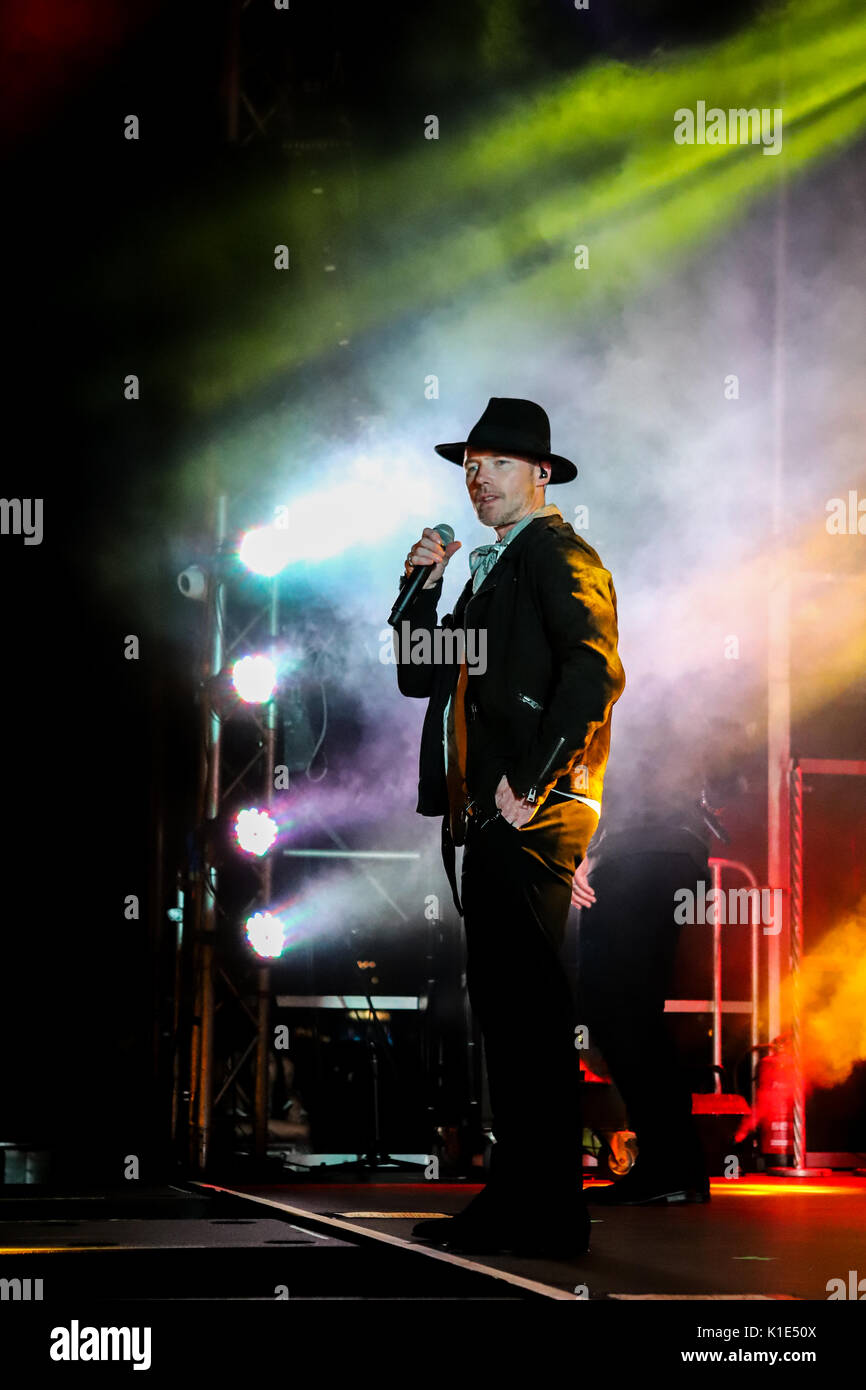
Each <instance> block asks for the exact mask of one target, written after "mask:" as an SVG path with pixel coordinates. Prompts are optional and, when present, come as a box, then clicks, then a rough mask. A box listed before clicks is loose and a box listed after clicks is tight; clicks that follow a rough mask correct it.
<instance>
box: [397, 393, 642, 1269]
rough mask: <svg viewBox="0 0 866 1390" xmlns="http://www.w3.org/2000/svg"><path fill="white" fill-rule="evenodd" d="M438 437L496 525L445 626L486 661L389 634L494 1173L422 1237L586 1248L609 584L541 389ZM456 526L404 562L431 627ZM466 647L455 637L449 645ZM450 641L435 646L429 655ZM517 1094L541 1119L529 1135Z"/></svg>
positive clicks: (618, 680) (613, 686)
mask: <svg viewBox="0 0 866 1390" xmlns="http://www.w3.org/2000/svg"><path fill="white" fill-rule="evenodd" d="M436 452H437V453H438V454H440V455H441V456H442V457H443V458H445V459H448V460H450V461H451V462H452V463H455V464H457V465H458V466H460V467H462V468H463V470H464V475H465V478H466V487H467V489H468V492H469V496H470V499H471V502H472V505H473V507H474V508H475V512H476V515H477V516H478V518H479V519H480V520H481V521H482V522H483V523H484V525H485V526H490V527H492V528H493V530H494V531H495V532H496V540H495V541H494V542H493V544H491V545H486V546H480V547H479V548H478V549H477V550H474V551H473V552H472V553H471V554H470V556H469V567H470V571H471V578H470V579H469V581H468V582H467V584H466V587H465V588H464V590H463V592H462V593H461V595H460V597H459V599H458V601H457V604H456V605H455V609H454V613H453V614H449V615H447V616H446V617H444V618H443V619H442V624H441V625H442V627H443V628H451V629H455V630H458V631H460V630H462V631H463V633H464V634H465V633H468V632H470V631H474V632H475V634H476V635H478V634H483V635H484V637H485V638H486V641H485V643H484V645H483V646H481V644H480V643H479V642H477V641H476V643H475V648H474V649H475V650H478V649H479V647H480V648H481V650H483V651H484V652H485V657H486V659H485V661H484V662H483V663H478V664H477V665H471V666H467V663H466V662H465V661H463V662H462V664H460V665H459V666H458V665H457V664H452V665H447V664H441V665H433V664H427V665H418V664H413V663H412V661H411V659H410V653H411V649H412V646H413V642H411V641H409V642H407V641H403V642H397V643H395V648H396V659H397V676H398V684H399V688H400V690H401V692H402V693H403V694H404V695H411V696H416V697H419V698H426V699H428V700H429V705H428V708H427V714H426V718H425V721H424V728H423V733H422V738H421V759H420V782H419V795H418V805H417V810H418V811H419V813H420V814H421V815H428V816H433V815H441V816H443V817H444V819H443V826H442V841H443V854H444V858H445V863H446V869H447V870H448V874H449V880H450V883H451V888H452V892H453V893H454V896H455V903H456V904H457V906H458V910H460V908H461V904H460V901H459V900H458V896H457V885H456V877H455V870H454V862H455V855H454V846H455V844H462V845H464V846H465V847H464V854H463V866H462V875H461V893H460V897H461V898H462V915H463V919H464V925H465V932H466V952H467V954H466V977H467V988H468V992H469V1001H470V1004H471V1006H472V1009H473V1012H474V1014H475V1016H476V1018H477V1020H478V1023H479V1026H480V1028H481V1031H482V1034H483V1037H484V1046H485V1054H486V1059H487V1077H488V1083H489V1089H490V1102H491V1108H492V1112H493V1130H494V1136H495V1140H496V1143H495V1146H494V1148H493V1153H492V1158H491V1164H490V1173H489V1180H488V1182H487V1185H486V1186H485V1187H484V1189H483V1190H482V1191H481V1192H480V1193H479V1194H478V1196H477V1197H475V1198H474V1199H473V1201H472V1202H470V1203H469V1205H468V1207H467V1208H466V1209H465V1210H464V1211H462V1212H461V1213H460V1214H459V1215H458V1216H455V1217H450V1218H442V1217H439V1218H434V1219H430V1220H428V1221H422V1222H420V1223H419V1224H418V1225H416V1226H415V1228H414V1232H413V1234H415V1235H416V1236H418V1237H419V1238H420V1239H424V1240H427V1241H430V1242H432V1243H434V1244H437V1245H447V1246H449V1247H450V1248H452V1249H455V1250H463V1251H466V1252H476V1253H480V1252H495V1251H500V1250H514V1251H515V1252H517V1253H520V1254H532V1255H546V1256H562V1257H567V1256H570V1255H577V1254H581V1253H583V1252H585V1251H586V1250H587V1249H588V1248H589V1217H588V1213H587V1208H586V1205H585V1203H584V1199H583V1191H582V1126H581V1116H580V1103H579V1091H578V1084H579V1072H578V1063H577V1053H576V1051H575V1046H574V1026H575V1020H574V1008H573V999H572V994H571V989H570V986H569V982H568V977H567V975H566V972H565V969H564V967H563V963H562V960H561V956H560V951H561V948H562V944H563V939H564V934H565V924H566V919H567V916H568V910H569V905H570V902H571V890H572V879H573V876H574V872H575V869H576V867H577V865H578V864H579V863H580V862H581V860H582V859H583V857H584V855H585V853H586V850H587V846H588V844H589V841H590V839H591V837H592V835H593V832H594V830H595V828H596V825H597V823H598V818H599V815H600V812H601V796H602V785H603V780H604V771H605V766H606V763H607V758H608V753H609V749H610V728H611V711H612V708H613V705H614V703H615V702H616V700H617V699H618V698H619V696H620V695H621V693H622V691H623V688H624V686H625V675H624V672H623V668H622V664H621V662H620V660H619V656H618V654H617V611H616V594H615V592H614V587H613V583H612V581H611V576H610V574H609V573H608V571H607V570H606V569H605V568H604V566H603V565H602V563H601V560H600V559H599V556H598V555H597V554H596V552H595V551H594V550H593V549H592V547H591V546H589V545H587V544H586V542H585V541H584V540H583V539H582V538H581V537H580V536H578V535H576V533H575V532H574V530H573V529H572V527H571V526H570V525H569V524H568V523H567V522H565V521H564V520H563V518H562V515H561V513H560V512H559V510H558V508H557V507H555V506H552V505H547V504H546V499H545V488H546V486H547V484H548V483H565V482H569V481H570V480H571V479H572V478H575V477H576V476H577V469H576V467H575V465H574V464H573V463H571V462H570V461H569V460H568V459H566V458H562V457H561V456H560V455H558V454H554V453H552V452H551V449H550V422H549V420H548V418H547V415H546V413H545V411H544V410H542V408H541V407H540V406H539V405H536V404H535V403H534V402H532V401H525V400H514V399H506V398H500V397H493V398H491V400H490V401H489V403H488V405H487V409H486V410H485V411H484V414H483V415H482V416H481V418H480V420H479V421H478V422H477V424H476V425H475V426H474V427H473V429H472V430H471V431H470V434H469V438H468V439H467V440H465V441H463V442H461V443H457V444H438V445H437V446H436ZM459 548H460V542H459V541H452V542H451V543H450V544H448V545H446V546H444V547H443V545H442V544H441V537H440V536H439V535H438V533H437V532H436V531H433V530H430V529H429V528H428V529H426V530H425V531H424V533H423V535H422V537H421V539H420V540H419V541H418V542H417V543H416V544H415V545H414V546H413V547H412V549H411V550H410V552H409V554H408V556H407V557H406V574H407V576H408V575H409V574H411V572H412V569H413V568H414V567H415V566H416V565H429V566H430V576H429V578H428V579H427V580H426V581H425V584H424V587H423V589H422V590H421V591H420V592H419V594H418V598H417V600H416V602H415V603H414V606H413V607H412V608H411V610H410V613H409V618H410V622H411V632H412V636H413V638H414V635H415V633H416V632H418V631H419V630H421V629H424V630H426V631H427V633H428V634H430V636H431V637H432V634H433V630H434V629H435V627H436V606H437V603H438V601H439V596H440V594H441V590H442V575H443V572H444V570H445V566H446V565H447V564H448V562H449V560H450V559H451V557H452V555H453V554H454V553H455V552H456V551H457V550H458V549H459ZM461 645H462V649H463V650H464V651H465V650H467V649H468V647H469V643H468V641H464V643H463V644H460V643H457V642H454V643H453V644H452V646H451V650H452V651H453V650H455V649H456V650H457V651H458V652H459V651H460V649H461ZM443 649H446V644H444V643H438V644H437V643H434V642H432V641H431V642H430V644H429V647H428V650H443ZM527 1105H528V1107H529V1111H530V1113H531V1115H532V1120H531V1122H530V1125H529V1132H527V1126H526V1115H527Z"/></svg>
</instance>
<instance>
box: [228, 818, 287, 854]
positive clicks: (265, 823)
mask: <svg viewBox="0 0 866 1390" xmlns="http://www.w3.org/2000/svg"><path fill="white" fill-rule="evenodd" d="M235 838H236V839H237V842H238V845H239V846H240V848H241V849H242V850H245V851H246V853H247V854H258V855H262V854H267V852H268V850H269V849H270V847H271V845H272V844H273V843H274V840H275V839H276V838H277V823H276V821H275V820H274V819H273V817H272V816H269V815H268V813H267V811H258V810H255V809H254V808H250V809H249V810H246V811H238V814H237V816H236V817H235Z"/></svg>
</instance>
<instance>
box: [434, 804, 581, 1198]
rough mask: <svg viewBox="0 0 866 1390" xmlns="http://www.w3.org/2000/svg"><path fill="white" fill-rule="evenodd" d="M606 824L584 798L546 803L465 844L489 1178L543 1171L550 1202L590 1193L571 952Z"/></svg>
mask: <svg viewBox="0 0 866 1390" xmlns="http://www.w3.org/2000/svg"><path fill="white" fill-rule="evenodd" d="M536 822H537V823H536ZM597 823H598V820H597V817H596V815H595V812H594V811H593V810H592V809H591V807H588V806H585V805H583V804H582V803H580V802H571V803H568V804H565V805H563V806H562V807H557V806H553V807H547V806H546V805H545V807H542V809H541V811H539V812H538V813H537V816H536V818H534V820H533V821H532V822H530V824H529V825H528V826H526V827H525V828H524V829H523V830H517V829H515V828H514V827H513V826H510V825H509V824H508V823H507V821H504V820H502V818H501V817H500V818H498V819H497V820H494V821H493V822H492V823H490V824H489V825H488V826H487V827H486V828H484V829H480V830H479V829H474V828H473V829H471V830H470V833H469V837H468V839H467V843H466V847H465V850H464V854H463V869H462V881H461V897H462V900H463V914H464V916H463V920H464V927H465V932H466V983H467V989H468V992H469V1002H470V1004H471V1006H472V1010H473V1013H474V1014H475V1017H476V1019H477V1021H478V1024H479V1026H480V1028H481V1032H482V1035H483V1037H484V1050H485V1056H486V1059H487V1080H488V1085H489V1088H490V1104H491V1109H492V1112H493V1132H494V1135H495V1137H496V1145H495V1148H494V1152H493V1159H492V1166H491V1173H490V1184H491V1185H495V1186H496V1188H497V1189H498V1190H499V1191H500V1192H501V1193H502V1194H503V1195H504V1196H506V1198H510V1197H511V1195H512V1194H513V1195H514V1196H515V1198H516V1196H517V1193H518V1192H519V1190H520V1187H521V1184H526V1182H527V1180H530V1181H531V1179H532V1178H533V1176H538V1177H541V1178H543V1180H544V1194H545V1198H546V1199H549V1200H550V1201H551V1202H554V1203H558V1202H561V1201H566V1200H571V1201H572V1202H574V1201H575V1200H577V1201H578V1202H579V1201H581V1200H582V1198H581V1196H580V1194H581V1188H582V1161H583V1160H582V1121H581V1114H580V1092H579V1084H580V1072H579V1065H578V1053H577V1051H576V1049H575V1036H574V1029H575V1022H576V1020H575V1013H574V995H573V991H572V988H571V985H570V984H569V980H568V976H567V973H566V970H565V966H564V963H563V960H562V955H561V952H562V945H563V941H564V938H565V926H566V921H567V918H568V911H569V906H570V903H571V881H572V877H573V874H574V870H575V867H576V865H577V864H578V863H579V862H580V861H581V859H582V858H583V856H584V854H585V853H586V848H587V845H588V844H589V841H590V839H591V837H592V835H593V833H594V831H595V828H596V825H597Z"/></svg>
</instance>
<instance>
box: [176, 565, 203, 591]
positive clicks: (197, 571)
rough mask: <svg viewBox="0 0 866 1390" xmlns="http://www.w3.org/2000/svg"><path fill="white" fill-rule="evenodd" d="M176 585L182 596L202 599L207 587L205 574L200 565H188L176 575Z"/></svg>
mask: <svg viewBox="0 0 866 1390" xmlns="http://www.w3.org/2000/svg"><path fill="white" fill-rule="evenodd" d="M177 587H178V588H179V589H180V591H181V593H182V594H183V596H184V598H195V599H203V598H204V596H205V590H206V589H207V576H206V574H205V572H204V570H203V569H202V568H201V566H200V565H189V566H188V567H187V568H186V569H185V570H183V571H181V573H180V574H179V575H178V576H177Z"/></svg>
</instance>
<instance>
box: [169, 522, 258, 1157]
mask: <svg viewBox="0 0 866 1390" xmlns="http://www.w3.org/2000/svg"><path fill="white" fill-rule="evenodd" d="M226 523H227V499H226V497H225V496H222V497H220V498H219V499H218V502H217V515H216V525H215V546H214V558H213V563H212V565H211V568H210V573H209V574H208V576H207V590H206V597H205V632H206V637H205V655H204V661H203V663H202V670H201V678H200V685H199V699H200V705H201V725H202V744H201V755H200V764H199V789H198V792H199V794H198V816H197V821H198V824H197V829H196V836H195V840H196V844H195V854H194V859H193V863H192V866H191V871H190V882H189V891H188V894H187V895H186V907H187V915H188V920H189V922H190V923H191V930H189V931H187V932H185V933H184V936H183V939H184V942H185V943H186V950H187V953H188V956H187V959H186V961H185V962H184V966H183V967H182V973H183V975H184V977H185V985H186V988H185V989H184V990H183V993H184V995H185V996H186V998H187V999H189V1000H190V1001H191V1012H190V1014H189V1017H188V1018H187V1019H186V1026H185V1028H184V1029H183V1030H182V1033H183V1035H184V1036H182V1038H181V1039H180V1040H179V1045H180V1047H181V1049H182V1053H183V1054H185V1059H186V1066H185V1067H184V1057H183V1055H182V1057H181V1064H180V1067H179V1068H178V1069H177V1075H176V1081H175V1085H176V1087H178V1088H179V1092H178V1094H176V1096H175V1102H174V1105H173V1113H174V1115H175V1136H174V1137H175V1140H176V1142H179V1141H180V1140H181V1137H182V1135H181V1132H182V1131H183V1130H184V1129H185V1133H186V1143H185V1149H186V1159H187V1162H188V1163H189V1164H190V1165H191V1167H192V1169H193V1170H194V1171H196V1172H204V1171H205V1170H206V1168H207V1163H208V1159H209V1157H210V1155H211V1150H212V1141H213V1129H214V1117H215V1114H216V1112H217V1111H218V1110H219V1109H220V1108H222V1109H224V1110H226V1111H228V1110H229V1108H230V1107H233V1109H234V1110H235V1112H237V1110H238V1109H239V1108H241V1109H242V1110H243V1111H244V1112H245V1113H246V1114H249V1113H250V1111H252V1117H253V1147H254V1152H255V1155H256V1157H257V1158H264V1156H265V1154H266V1151H267V1129H268V1058H269V1051H268V1022H269V1003H270V967H269V966H268V964H267V963H265V962H262V963H260V964H251V967H250V970H249V971H248V972H242V977H241V978H238V973H239V972H238V967H237V964H236V963H235V964H233V963H232V961H231V960H230V958H229V957H230V952H229V951H226V950H224V949H221V947H222V946H223V943H224V942H225V939H226V938H225V934H226V932H227V931H229V932H230V931H234V932H237V931H239V930H240V921H239V920H238V914H237V913H236V912H232V911H231V910H230V909H229V908H228V906H227V905H226V904H225V903H224V901H223V896H222V892H221V884H220V874H219V860H220V854H221V849H220V846H221V842H222V836H221V834H220V831H221V829H222V827H223V825H224V821H225V811H226V805H227V802H228V799H229V798H230V797H234V796H236V795H237V793H238V791H245V792H247V793H248V794H249V797H250V800H251V801H254V802H255V804H256V805H257V806H259V807H261V808H262V809H263V810H267V809H268V808H269V807H271V806H272V804H273V795H274V764H275V754H276V729H277V692H276V690H275V692H274V696H273V697H272V698H271V699H270V700H269V701H268V702H267V704H265V705H264V706H255V705H246V704H244V703H243V702H242V701H240V700H237V699H234V700H232V699H229V698H228V694H227V682H226V679H225V676H226V671H227V667H228V664H229V662H230V661H232V660H233V659H234V658H236V657H238V656H240V655H242V654H245V653H246V652H248V651H250V650H257V651H265V650H267V649H268V648H269V647H270V648H271V649H273V644H274V642H275V639H276V637H277V635H278V630H279V609H278V585H277V581H276V579H273V580H270V581H269V582H268V581H265V582H268V583H269V594H268V597H267V600H266V601H265V602H264V603H262V604H260V605H259V606H258V608H257V609H255V608H254V610H253V611H252V613H250V607H251V605H250V604H249V603H246V604H244V605H242V604H240V603H239V602H238V596H237V593H236V590H235V588H234V586H233V584H232V582H231V580H230V579H229V578H228V566H227V563H226V561H227V559H228V556H227V552H226V534H227V525H226ZM233 720H243V721H245V722H246V723H247V724H249V725H250V726H251V729H252V731H253V732H254V735H255V738H256V742H257V747H256V751H255V753H254V754H253V756H252V757H247V758H246V759H245V760H244V761H242V762H241V761H238V765H233V760H232V758H231V756H230V754H229V753H228V751H227V743H226V740H225V739H224V737H223V735H224V731H225V728H226V726H227V724H229V723H230V722H231V721H233ZM251 865H252V868H253V870H254V872H255V875H256V878H257V880H258V882H257V890H256V892H255V894H254V896H253V899H252V900H251V901H250V903H249V904H248V910H249V911H255V910H256V909H257V908H260V909H262V910H265V909H267V908H268V907H269V906H270V901H271V890H272V877H273V861H272V858H271V855H270V854H266V855H264V856H263V857H262V858H261V859H260V860H257V861H251ZM231 1011H233V1012H234V1014H235V1016H236V1020H237V1021H238V1022H239V1023H240V1029H241V1037H242V1038H243V1036H244V1034H246V1039H245V1041H242V1042H241V1044H240V1045H239V1046H236V1047H234V1048H231V1049H229V1051H228V1054H227V1055H226V1056H225V1057H223V1058H222V1059H221V1060H222V1061H223V1063H224V1065H225V1072H224V1075H222V1077H220V1078H218V1077H217V1076H216V1074H215V1060H216V1059H215V1022H216V1016H217V1013H218V1012H219V1013H220V1014H222V1015H223V1017H225V1015H226V1014H227V1013H229V1012H231ZM184 1044H185V1046H184ZM250 1059H252V1068H251V1070H252V1077H253V1095H252V1097H250V1095H249V1092H248V1090H247V1089H246V1088H245V1086H244V1080H245V1078H246V1076H247V1075H248V1074H249V1072H250V1066H249V1065H248V1064H249V1062H250Z"/></svg>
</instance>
